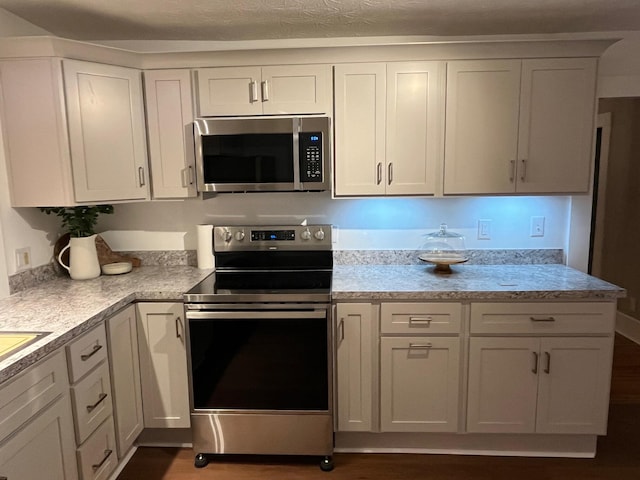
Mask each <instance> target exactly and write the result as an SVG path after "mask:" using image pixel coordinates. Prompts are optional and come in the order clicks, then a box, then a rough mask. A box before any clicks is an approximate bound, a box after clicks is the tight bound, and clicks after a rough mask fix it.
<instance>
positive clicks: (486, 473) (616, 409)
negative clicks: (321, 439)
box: [118, 335, 640, 480]
mask: <svg viewBox="0 0 640 480" xmlns="http://www.w3.org/2000/svg"><path fill="white" fill-rule="evenodd" d="M193 458H194V457H193V451H192V450H191V449H178V448H140V449H138V451H137V452H136V454H135V455H134V457H133V459H132V460H131V461H130V462H129V464H128V465H127V466H126V467H125V469H124V471H123V472H122V473H121V474H120V476H119V477H118V480H139V479H144V480H195V479H198V480H214V479H215V480H257V479H260V480H300V479H304V480H314V479H317V480H347V479H349V480H400V479H403V480H405V479H425V480H445V479H446V480H462V479H464V480H574V479H576V480H578V479H580V480H640V346H638V345H636V344H635V343H633V342H631V341H630V340H628V339H626V338H624V337H622V336H619V335H617V336H616V341H615V351H614V361H613V376H612V382H611V404H610V409H609V432H608V435H607V436H605V437H599V439H598V453H597V456H596V458H594V459H566V458H523V457H480V456H465V455H414V454H336V455H335V456H334V460H335V465H336V468H335V470H333V471H332V472H330V473H325V472H322V471H320V469H319V468H318V463H317V459H315V458H297V457H284V458H283V457H279V458H272V457H249V456H242V457H216V458H215V459H214V460H212V461H211V463H209V465H208V466H207V467H205V468H202V469H196V468H195V467H194V466H193Z"/></svg>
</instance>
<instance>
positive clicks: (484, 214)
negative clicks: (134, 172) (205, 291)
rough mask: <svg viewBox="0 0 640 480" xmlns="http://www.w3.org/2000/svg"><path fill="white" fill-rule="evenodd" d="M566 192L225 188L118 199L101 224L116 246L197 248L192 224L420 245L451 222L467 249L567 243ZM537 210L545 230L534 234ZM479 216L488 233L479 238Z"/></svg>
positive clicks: (348, 244)
mask: <svg viewBox="0 0 640 480" xmlns="http://www.w3.org/2000/svg"><path fill="white" fill-rule="evenodd" d="M568 211H569V199H568V198H567V197H483V198H370V199H331V198H330V195H329V194H328V193H324V194H323V193H297V194H296V193H248V194H220V195H218V196H216V197H214V198H210V199H207V200H197V199H193V200H187V201H181V202H152V203H149V202H146V203H138V204H128V205H116V206H115V213H114V214H113V215H108V216H103V217H102V219H101V221H100V225H99V226H100V228H101V229H102V230H106V232H104V233H103V234H102V236H103V237H104V239H105V240H106V241H107V243H108V244H109V245H110V246H111V248H112V249H114V250H181V249H195V246H196V237H195V225H197V224H200V223H210V224H214V225H242V224H271V225H277V224H289V223H294V224H298V223H301V222H302V221H304V220H307V222H308V223H309V224H312V223H330V224H333V225H336V226H337V227H338V228H337V241H336V242H335V245H334V248H335V249H417V248H420V246H421V244H422V242H423V240H422V237H421V235H422V234H424V233H427V232H430V231H434V230H437V229H438V226H439V225H440V223H442V222H444V223H447V225H448V226H449V228H450V229H451V230H455V231H457V232H460V233H462V234H463V235H465V237H466V244H467V248H566V240H567V238H566V232H567V223H568ZM532 216H544V217H545V236H544V237H531V236H530V219H531V217H532ZM479 219H490V220H492V238H491V240H478V239H477V222H478V220H479Z"/></svg>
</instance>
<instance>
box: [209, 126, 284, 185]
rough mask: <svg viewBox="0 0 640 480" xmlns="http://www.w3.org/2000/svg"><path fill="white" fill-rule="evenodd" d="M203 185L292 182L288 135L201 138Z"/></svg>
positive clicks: (212, 136) (269, 134) (213, 136)
mask: <svg viewBox="0 0 640 480" xmlns="http://www.w3.org/2000/svg"><path fill="white" fill-rule="evenodd" d="M202 154H203V162H202V163H203V169H204V182H205V183H238V184H246V183H291V182H293V136H292V134H291V133H267V134H259V133H250V134H242V135H204V136H203V137H202Z"/></svg>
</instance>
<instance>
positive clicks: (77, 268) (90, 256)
mask: <svg viewBox="0 0 640 480" xmlns="http://www.w3.org/2000/svg"><path fill="white" fill-rule="evenodd" d="M96 237H97V235H96V234H94V235H91V236H89V237H71V238H70V239H69V244H68V245H67V246H66V247H64V248H63V249H62V250H60V253H59V254H58V262H59V263H60V265H62V266H63V267H64V268H65V269H66V270H67V271H68V272H69V275H71V278H72V279H74V280H89V279H91V278H97V277H99V276H100V263H99V262H98V251H97V250H96ZM68 248H71V251H70V252H69V266H67V265H65V264H64V263H62V254H63V253H64V252H65V251H66V250H67V249H68Z"/></svg>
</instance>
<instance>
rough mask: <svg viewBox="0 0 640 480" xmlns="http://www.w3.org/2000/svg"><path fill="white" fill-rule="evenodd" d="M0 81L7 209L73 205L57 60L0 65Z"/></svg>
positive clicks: (71, 178) (3, 62)
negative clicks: (7, 192)
mask: <svg viewBox="0 0 640 480" xmlns="http://www.w3.org/2000/svg"><path fill="white" fill-rule="evenodd" d="M0 81H1V82H2V88H0V115H1V116H2V136H3V141H4V146H5V150H4V152H5V153H6V164H7V177H8V181H9V187H10V190H11V206H13V207H37V206H42V205H73V203H74V201H75V197H74V194H73V181H72V180H73V177H72V174H71V154H70V152H69V135H68V133H67V121H66V116H65V114H64V89H63V81H62V63H61V60H60V59H57V58H54V59H51V58H35V59H33V58H30V59H20V60H6V61H2V62H0ZM35 172H37V174H35Z"/></svg>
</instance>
